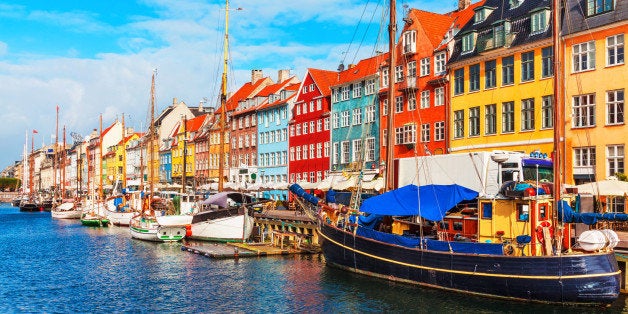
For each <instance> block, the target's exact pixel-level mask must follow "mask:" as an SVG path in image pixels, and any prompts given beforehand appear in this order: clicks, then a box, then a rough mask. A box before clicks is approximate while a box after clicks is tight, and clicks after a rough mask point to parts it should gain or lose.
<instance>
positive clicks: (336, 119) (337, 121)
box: [297, 112, 340, 135]
mask: <svg viewBox="0 0 628 314" xmlns="http://www.w3.org/2000/svg"><path fill="white" fill-rule="evenodd" d="M331 123H332V124H331V126H332V128H334V129H337V128H339V127H340V116H339V115H338V113H337V112H334V113H333V114H332V116H331ZM297 129H299V125H297ZM297 135H298V134H297Z"/></svg>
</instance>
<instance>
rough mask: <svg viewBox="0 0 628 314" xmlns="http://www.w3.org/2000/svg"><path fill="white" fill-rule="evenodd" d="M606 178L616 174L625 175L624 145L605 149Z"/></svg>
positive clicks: (610, 146)
mask: <svg viewBox="0 0 628 314" xmlns="http://www.w3.org/2000/svg"><path fill="white" fill-rule="evenodd" d="M606 156H607V157H606V169H608V171H607V173H606V176H607V177H610V176H614V175H615V174H617V173H624V174H625V173H626V172H625V169H624V145H609V146H607V147H606Z"/></svg>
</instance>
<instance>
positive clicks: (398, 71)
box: [395, 65, 403, 82]
mask: <svg viewBox="0 0 628 314" xmlns="http://www.w3.org/2000/svg"><path fill="white" fill-rule="evenodd" d="M401 81H403V65H398V66H396V67H395V82H401Z"/></svg>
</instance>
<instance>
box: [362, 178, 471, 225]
mask: <svg viewBox="0 0 628 314" xmlns="http://www.w3.org/2000/svg"><path fill="white" fill-rule="evenodd" d="M477 196H478V192H475V191H473V190H470V189H468V188H465V187H463V186H460V185H457V184H451V185H436V184H431V185H423V186H421V187H418V186H416V185H414V184H410V185H406V186H404V187H401V188H398V189H396V190H392V191H389V192H386V193H383V194H381V195H377V196H373V197H371V198H369V199H366V200H364V202H363V203H362V206H360V211H362V212H365V213H371V214H377V215H390V216H421V217H423V218H425V219H428V220H432V221H440V220H442V219H443V217H444V216H445V213H446V212H447V211H448V210H450V209H451V208H453V207H454V206H456V204H458V203H460V202H461V201H464V200H472V199H474V198H476V197H477ZM419 200H420V202H419Z"/></svg>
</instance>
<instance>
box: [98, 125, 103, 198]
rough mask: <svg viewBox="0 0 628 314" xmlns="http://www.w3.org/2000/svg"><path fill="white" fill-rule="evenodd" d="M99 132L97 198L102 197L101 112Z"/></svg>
mask: <svg viewBox="0 0 628 314" xmlns="http://www.w3.org/2000/svg"><path fill="white" fill-rule="evenodd" d="M99 123H100V132H99V133H98V154H99V156H98V158H99V159H98V176H99V177H100V185H99V186H98V198H99V199H100V198H102V197H103V195H102V183H103V182H102V175H103V173H102V114H100V122H99Z"/></svg>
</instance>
